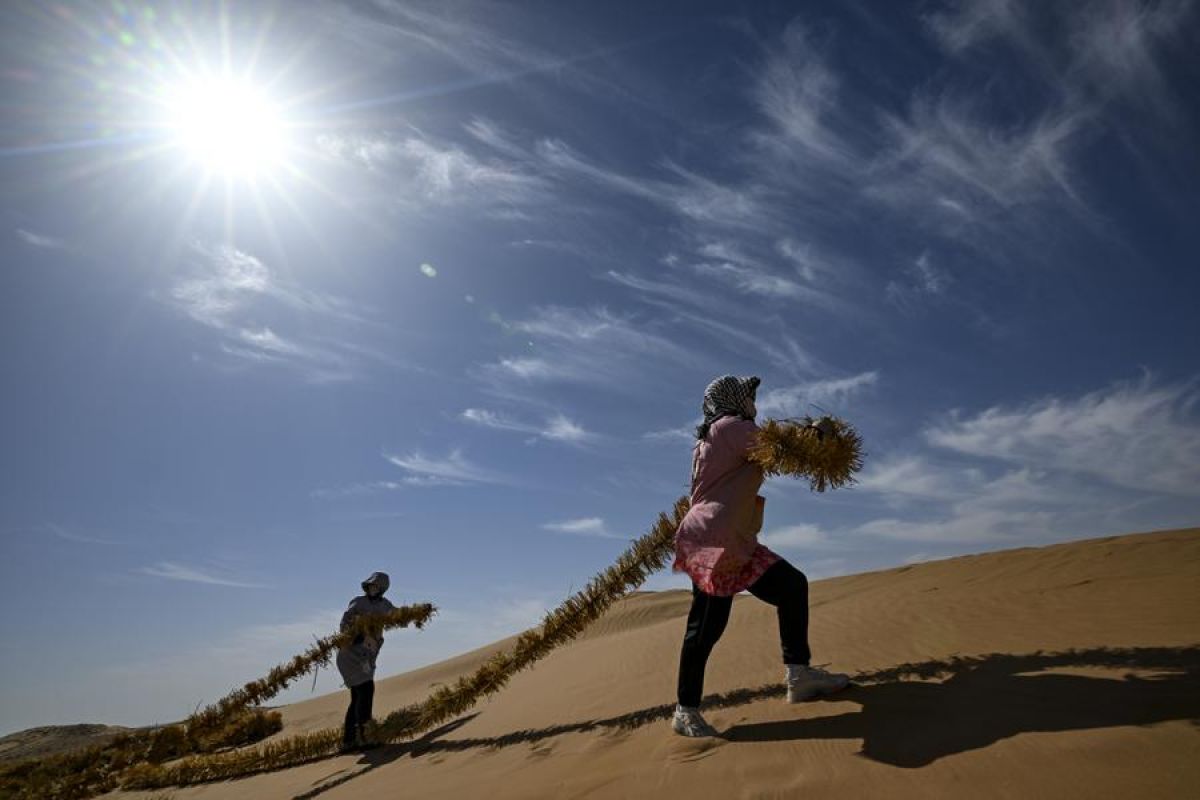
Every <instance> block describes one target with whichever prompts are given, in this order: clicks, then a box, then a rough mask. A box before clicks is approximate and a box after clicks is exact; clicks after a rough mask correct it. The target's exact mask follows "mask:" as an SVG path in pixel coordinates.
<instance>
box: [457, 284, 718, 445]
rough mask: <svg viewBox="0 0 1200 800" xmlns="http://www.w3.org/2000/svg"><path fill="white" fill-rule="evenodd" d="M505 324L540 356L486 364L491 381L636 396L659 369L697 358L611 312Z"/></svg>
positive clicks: (542, 314)
mask: <svg viewBox="0 0 1200 800" xmlns="http://www.w3.org/2000/svg"><path fill="white" fill-rule="evenodd" d="M501 324H502V325H503V326H504V327H505V329H506V330H508V331H510V332H515V333H520V334H522V336H523V337H524V338H525V339H526V340H528V341H532V342H533V344H534V345H535V346H536V352H537V353H538V355H537V356H512V357H508V358H502V359H500V360H499V361H497V362H495V363H492V364H487V365H484V366H483V367H482V370H481V373H480V374H481V375H482V376H484V377H486V378H489V379H491V380H499V381H512V380H513V379H517V380H519V381H520V382H522V383H528V382H540V381H555V382H565V383H581V384H590V385H600V386H604V387H606V388H607V389H610V390H612V391H616V392H622V391H627V392H633V391H637V386H639V385H640V383H641V382H642V381H643V380H644V379H645V378H646V377H647V376H648V375H650V374H652V373H653V371H654V370H655V369H656V368H658V367H663V366H666V365H686V364H691V363H694V362H695V360H696V358H695V354H694V353H692V352H689V351H688V350H686V349H685V348H683V347H681V346H680V345H678V344H676V343H675V342H674V341H673V340H672V339H670V338H668V337H667V336H666V335H664V334H663V333H660V332H659V331H657V330H656V329H655V328H654V327H652V326H651V325H650V324H647V323H640V322H638V321H636V320H635V318H634V317H632V316H627V315H622V314H617V313H614V312H612V311H609V310H608V309H606V308H593V309H581V308H567V307H562V306H549V307H543V308H539V309H536V310H535V311H534V313H533V314H532V315H531V316H529V317H527V318H526V319H522V320H515V321H511V322H502V323H501ZM564 430H565V429H564Z"/></svg>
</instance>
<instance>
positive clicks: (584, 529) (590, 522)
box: [542, 517, 626, 539]
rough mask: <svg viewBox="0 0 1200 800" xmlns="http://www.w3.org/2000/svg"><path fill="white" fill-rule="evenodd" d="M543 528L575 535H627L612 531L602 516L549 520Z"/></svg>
mask: <svg viewBox="0 0 1200 800" xmlns="http://www.w3.org/2000/svg"><path fill="white" fill-rule="evenodd" d="M542 528H543V529H545V530H548V531H555V532H556V533H569V534H572V535H574V536H595V537H598V538H601V539H623V538H626V537H623V536H618V535H616V534H615V533H610V532H609V530H608V528H607V527H606V526H605V524H604V520H603V519H602V518H601V517H581V518H579V519H568V520H563V521H562V522H547V523H545V524H544V525H542Z"/></svg>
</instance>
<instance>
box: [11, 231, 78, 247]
mask: <svg viewBox="0 0 1200 800" xmlns="http://www.w3.org/2000/svg"><path fill="white" fill-rule="evenodd" d="M16 233H17V238H18V239H20V240H21V241H22V242H24V243H25V244H27V245H29V246H30V247H40V248H43V249H46V250H62V249H64V248H66V246H67V243H66V242H65V241H63V240H62V239H57V238H55V237H53V236H47V235H46V234H44V233H35V232H33V231H31V230H26V229H25V228H17V230H16Z"/></svg>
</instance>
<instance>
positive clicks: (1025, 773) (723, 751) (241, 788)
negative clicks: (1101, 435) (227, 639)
mask: <svg viewBox="0 0 1200 800" xmlns="http://www.w3.org/2000/svg"><path fill="white" fill-rule="evenodd" d="M798 565H799V566H801V568H803V563H802V562H799V563H798ZM689 599H690V598H689V596H688V595H687V594H686V593H683V592H664V593H657V594H654V593H652V594H639V595H635V596H633V597H631V598H629V599H628V600H626V601H625V602H623V603H622V604H620V605H619V606H618V607H617V608H615V609H614V610H613V612H612V613H611V614H610V615H609V616H608V617H606V618H605V619H604V620H602V621H601V622H600V623H598V624H597V626H595V628H593V630H591V631H589V633H588V635H587V636H586V637H585V638H583V639H581V640H580V641H577V642H576V643H574V644H572V645H570V646H568V647H565V648H562V649H561V650H559V651H556V652H555V653H553V654H552V655H551V656H550V657H549V658H547V659H546V660H545V661H543V662H542V663H540V664H538V665H537V666H536V667H535V668H534V669H532V670H530V671H528V672H525V673H523V674H521V675H519V676H518V677H517V678H516V679H514V680H513V682H512V684H511V685H510V687H509V688H508V689H507V690H506V691H505V692H503V693H502V694H501V695H499V696H498V697H496V698H495V699H494V700H492V701H491V702H490V703H487V704H485V705H483V706H480V707H478V708H477V709H476V711H477V712H478V713H476V714H474V715H472V716H469V717H467V718H466V719H464V720H459V721H458V722H457V723H455V724H453V725H450V726H447V728H445V729H443V730H442V731H440V732H435V734H434V735H431V736H428V737H425V738H424V739H422V740H421V741H419V742H417V743H413V744H404V745H394V746H388V747H384V748H381V749H378V750H375V751H371V752H370V753H367V754H364V755H357V756H345V757H340V758H335V759H330V760H327V761H323V762H319V763H315V764H310V765H306V766H303V767H299V768H296V769H293V770H288V771H285V772H280V773H275V774H270V775H264V776H258V777H253V778H248V779H244V780H240V781H233V782H227V783H222V784H215V785H210V786H202V787H191V788H186V789H177V790H171V792H170V794H171V796H172V797H173V798H175V800H184V798H193V797H196V798H218V797H220V798H264V799H265V798H293V797H321V798H328V799H329V800H335V799H336V798H361V797H393V796H394V797H420V798H474V797H496V798H541V797H554V798H570V797H630V798H639V797H659V796H674V797H697V798H707V797H713V798H717V797H719V798H775V797H778V798H784V797H798V796H801V795H803V796H809V797H823V796H830V795H834V794H836V795H838V796H847V797H888V798H892V797H1021V798H1033V797H1113V798H1116V797H1121V798H1126V797H1130V796H1137V797H1145V796H1153V797H1194V796H1196V794H1195V792H1196V790H1197V787H1200V727H1198V724H1197V723H1198V721H1200V529H1188V530H1181V531H1169V532H1161V533H1150V534H1140V535H1132V536H1122V537H1115V538H1106V539H1095V540H1089V541H1083V542H1074V543H1069V544H1063V545H1055V546H1051V547H1045V548H1036V549H1034V548H1025V549H1020V550H1010V551H1004V552H998V553H991V554H985V555H978V556H967V557H961V558H954V559H949V560H945V561H937V562H932V563H928V564H920V565H914V566H908V567H901V568H897V569H891V570H886V571H882V572H875V573H869V574H863V575H855V576H849V577H845V578H836V579H831V580H826V581H820V582H818V583H815V584H814V585H813V587H812V602H811V605H812V627H811V640H812V644H813V650H814V653H815V656H816V661H818V662H824V661H828V662H831V664H832V666H833V667H836V668H837V669H839V670H843V671H846V672H850V673H854V674H858V675H859V676H860V679H861V685H859V686H855V687H852V688H850V689H848V690H847V691H846V692H844V693H842V694H840V695H838V696H837V697H836V699H829V700H824V701H819V702H814V703H807V704H802V705H797V706H788V705H787V704H786V703H784V702H783V700H782V691H781V688H780V679H781V667H780V665H779V663H778V661H779V657H778V644H777V638H776V628H775V618H774V611H773V609H771V608H769V607H767V606H765V605H763V604H762V603H760V602H759V601H757V600H755V599H754V598H753V597H749V596H742V597H739V598H738V599H737V600H736V601H735V603H734V610H733V616H732V619H731V620H730V625H729V629H728V631H727V632H726V635H725V637H724V639H722V641H721V643H720V644H719V645H718V646H717V649H716V651H715V652H714V655H713V658H712V661H711V662H710V665H709V672H708V680H707V684H706V690H707V691H708V692H709V693H710V694H711V695H716V697H715V698H713V700H712V702H710V703H709V709H708V710H707V712H706V713H707V714H708V718H709V720H710V721H711V722H712V723H713V724H714V725H715V726H716V727H717V728H718V729H719V730H721V731H722V732H723V734H724V738H722V739H719V740H705V741H696V740H685V739H682V738H679V737H676V736H675V735H674V734H672V733H671V732H670V731H669V730H668V728H667V723H666V721H665V720H666V717H667V715H668V714H669V711H670V708H671V704H672V703H673V699H674V682H675V667H676V661H677V658H678V643H679V639H680V637H681V635H682V631H683V619H684V616H685V615H686V613H687V607H688V603H689ZM493 649H494V647H491V648H484V649H482V650H480V651H476V652H474V653H470V654H466V655H464V656H460V657H459V658H456V659H453V660H451V661H448V662H443V663H442V664H437V665H434V666H431V667H428V668H426V669H423V670H418V671H416V672H412V673H408V674H405V675H400V676H397V677H395V678H390V679H388V680H386V681H382V682H381V683H380V687H379V692H378V700H377V702H378V710H379V711H380V712H386V711H388V710H390V709H391V708H393V707H395V705H397V704H399V703H403V702H409V701H411V700H416V699H419V698H421V697H423V696H424V694H425V693H426V692H427V691H428V689H429V686H430V685H431V684H432V683H435V682H437V681H445V680H448V679H451V678H453V677H455V676H456V675H458V674H461V673H462V672H465V671H467V670H469V669H470V668H471V667H472V666H473V665H474V664H477V663H479V661H480V660H481V659H483V658H484V657H486V655H487V654H488V653H489V652H491V651H492V650H493ZM1072 649H1074V650H1076V651H1080V652H1077V653H1074V654H1064V653H1066V651H1068V650H1072ZM1039 651H1040V652H1041V654H1040V655H1039ZM954 656H963V657H969V658H968V660H967V661H966V662H963V663H959V664H957V665H955V664H952V663H950V662H949V660H950V659H952V658H953V657H954ZM901 665H910V666H909V667H907V668H904V669H900V667H901ZM344 704H345V696H344V694H341V693H339V694H335V695H331V696H328V697H322V698H317V699H315V700H312V701H309V702H305V703H300V704H297V705H295V706H292V707H289V708H288V709H286V711H285V723H286V726H287V727H286V728H285V733H287V732H294V731H298V730H308V729H312V728H316V727H323V726H330V725H336V724H338V723H339V721H340V718H341V714H342V712H343V709H344ZM155 794H161V793H146V794H145V795H142V796H153V795H155ZM123 796H138V794H137V793H130V794H128V795H123Z"/></svg>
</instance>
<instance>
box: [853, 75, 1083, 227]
mask: <svg viewBox="0 0 1200 800" xmlns="http://www.w3.org/2000/svg"><path fill="white" fill-rule="evenodd" d="M1091 116H1092V111H1091V110H1090V109H1088V108H1087V107H1084V106H1079V105H1065V106H1061V107H1059V108H1055V109H1049V110H1047V111H1045V112H1043V113H1041V114H1040V115H1037V116H1035V117H1034V119H1033V120H1032V121H1031V122H1029V123H1028V124H1026V125H1023V126H1018V127H1001V126H998V125H996V124H994V123H992V122H990V121H988V119H987V118H986V116H985V115H983V114H982V113H981V110H980V109H978V108H972V107H971V106H970V105H969V104H968V103H966V102H965V101H962V100H958V99H955V98H952V97H951V96H949V95H946V94H943V95H941V96H938V97H932V98H931V97H917V98H915V99H914V101H913V102H912V104H911V106H910V109H909V113H908V114H907V115H906V116H899V115H895V114H892V115H887V116H886V117H885V126H886V127H885V130H886V133H887V136H888V139H889V141H888V144H887V147H886V148H885V149H884V150H883V151H881V154H880V155H879V156H878V157H877V159H876V160H875V161H874V163H873V165H872V171H871V177H870V182H869V184H868V185H867V187H866V193H867V195H868V196H871V197H874V198H876V199H878V200H880V201H882V202H884V203H886V204H888V205H889V206H891V207H892V209H893V210H895V211H896V212H897V213H903V214H905V215H908V216H913V217H915V218H917V219H918V221H921V222H922V223H923V224H925V225H926V226H927V227H932V228H933V229H935V230H937V231H939V232H941V233H943V234H948V235H952V236H956V237H961V236H968V237H969V236H975V235H978V234H979V233H980V232H983V231H985V230H986V231H987V232H988V233H989V235H991V236H999V235H1001V234H1002V233H1003V228H1002V227H1001V226H1002V225H1003V224H1005V223H1004V220H1010V219H1011V216H1010V215H1012V214H1014V213H1018V212H1022V211H1024V210H1026V209H1030V208H1035V209H1036V208H1044V207H1045V206H1046V205H1047V204H1050V205H1053V206H1054V207H1058V208H1063V209H1064V210H1066V211H1072V212H1074V213H1077V214H1082V213H1084V212H1085V211H1086V208H1085V206H1084V205H1083V201H1082V197H1081V195H1080V193H1079V192H1078V191H1077V190H1076V187H1075V185H1074V182H1073V179H1072V165H1073V162H1074V160H1075V150H1076V147H1075V146H1076V145H1077V144H1078V143H1079V134H1080V133H1081V132H1082V131H1083V130H1084V128H1085V125H1086V123H1087V122H1088V120H1089V118H1090V117H1091ZM1009 224H1011V222H1010V223H1009ZM968 241H971V240H968Z"/></svg>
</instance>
